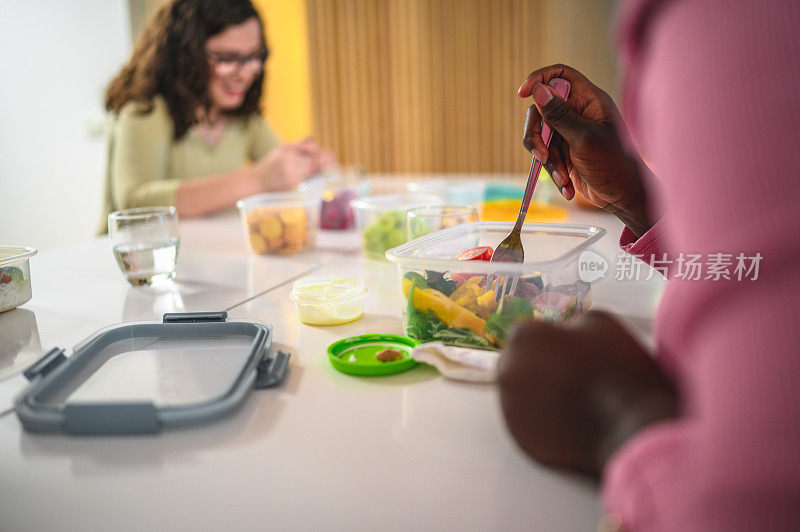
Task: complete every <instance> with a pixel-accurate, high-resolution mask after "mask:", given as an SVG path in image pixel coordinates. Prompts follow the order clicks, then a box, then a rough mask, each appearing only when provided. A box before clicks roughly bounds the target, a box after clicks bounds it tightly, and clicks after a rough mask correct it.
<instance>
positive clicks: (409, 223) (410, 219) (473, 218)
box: [406, 205, 478, 240]
mask: <svg viewBox="0 0 800 532" xmlns="http://www.w3.org/2000/svg"><path fill="white" fill-rule="evenodd" d="M477 221H478V209H477V208H476V207H475V206H474V205H431V206H427V207H415V208H413V209H409V210H408V211H407V212H406V237H407V238H408V240H414V239H415V238H419V237H421V236H423V235H427V234H428V233H433V232H434V231H439V230H440V229H447V228H448V227H455V226H456V225H461V224H463V223H467V222H477Z"/></svg>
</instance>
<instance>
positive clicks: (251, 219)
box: [236, 192, 319, 255]
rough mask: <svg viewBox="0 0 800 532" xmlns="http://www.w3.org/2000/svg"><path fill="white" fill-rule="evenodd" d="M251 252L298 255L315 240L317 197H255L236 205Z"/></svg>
mask: <svg viewBox="0 0 800 532" xmlns="http://www.w3.org/2000/svg"><path fill="white" fill-rule="evenodd" d="M236 206H237V207H238V208H239V213H240V214H241V218H242V227H243V228H244V233H245V237H246V238H247V242H248V245H249V246H250V250H251V251H252V252H253V253H255V254H257V255H264V254H268V253H281V254H289V253H297V252H298V251H303V250H306V249H308V248H310V247H313V246H314V245H315V244H316V240H317V225H318V216H319V197H317V196H315V195H313V194H304V193H300V192H281V193H274V194H257V195H255V196H249V197H247V198H244V199H242V200H239V202H237V204H236Z"/></svg>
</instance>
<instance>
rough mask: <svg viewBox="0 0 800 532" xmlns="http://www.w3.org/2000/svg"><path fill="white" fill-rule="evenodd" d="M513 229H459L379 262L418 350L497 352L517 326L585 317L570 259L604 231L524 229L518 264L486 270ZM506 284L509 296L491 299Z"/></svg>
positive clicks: (491, 225) (584, 291)
mask: <svg viewBox="0 0 800 532" xmlns="http://www.w3.org/2000/svg"><path fill="white" fill-rule="evenodd" d="M513 227H514V224H513V223H512V222H475V223H467V224H463V225H460V226H457V227H453V228H450V229H444V230H442V231H438V232H436V233H432V234H430V235H427V236H423V237H421V238H418V239H416V240H414V241H412V242H409V243H406V244H403V245H401V246H398V247H395V248H393V249H390V250H388V251H387V252H386V258H387V259H388V260H389V261H391V262H394V263H396V264H397V270H398V274H399V280H400V290H401V293H402V297H403V299H402V301H403V306H402V311H403V327H404V329H405V332H406V334H408V335H409V336H411V337H413V338H415V339H416V340H418V341H420V342H423V343H424V342H444V343H445V344H449V345H457V346H462V347H473V348H479V349H500V348H502V347H503V344H504V343H505V341H506V337H507V335H508V332H509V331H510V329H511V327H512V326H513V325H514V324H515V323H516V322H518V321H520V320H523V319H530V318H533V319H543V320H549V321H565V320H568V319H570V318H572V317H574V316H576V315H578V314H580V313H581V312H583V311H584V310H586V309H588V308H589V306H590V305H591V298H590V296H591V284H590V283H587V282H584V281H582V280H581V279H580V277H579V271H578V268H579V264H578V258H579V256H580V254H581V252H582V251H584V250H586V249H588V248H589V247H591V246H592V245H593V244H594V243H595V242H597V241H598V240H599V239H600V238H601V237H602V236H603V235H604V234H605V233H606V230H605V229H603V228H601V227H596V226H588V225H569V224H533V223H531V224H525V225H524V226H523V228H522V232H521V235H520V237H521V240H522V245H523V247H524V249H525V262H521V263H492V262H490V260H491V256H492V253H493V252H494V248H495V247H496V246H497V245H498V244H499V243H500V242H502V240H503V239H504V238H505V237H506V236H507V235H508V233H509V232H510V231H511V229H512V228H513ZM497 277H499V279H498V278H497ZM506 277H508V278H509V279H512V278H513V279H516V280H517V282H516V286H515V291H514V293H505V294H501V295H502V297H498V296H497V292H498V291H500V292H502V291H503V290H502V289H503V286H504V280H505V279H506ZM492 281H494V282H492ZM511 285H512V283H510V282H509V283H508V286H511Z"/></svg>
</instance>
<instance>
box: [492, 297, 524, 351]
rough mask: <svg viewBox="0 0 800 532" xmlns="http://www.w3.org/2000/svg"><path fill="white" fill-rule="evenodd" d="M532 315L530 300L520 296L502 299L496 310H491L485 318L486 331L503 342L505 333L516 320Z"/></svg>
mask: <svg viewBox="0 0 800 532" xmlns="http://www.w3.org/2000/svg"><path fill="white" fill-rule="evenodd" d="M531 317H533V305H531V303H530V301H528V300H527V299H524V298H521V297H514V298H511V299H509V300H507V301H504V302H503V303H502V305H501V306H500V308H499V309H497V312H493V313H492V314H491V315H490V316H489V319H488V320H486V332H488V333H491V334H493V335H495V336H496V337H497V340H498V341H499V342H500V343H501V344H503V343H505V341H506V333H507V332H508V330H509V329H510V328H511V326H512V325H514V324H515V323H516V322H518V321H520V320H523V319H525V318H531Z"/></svg>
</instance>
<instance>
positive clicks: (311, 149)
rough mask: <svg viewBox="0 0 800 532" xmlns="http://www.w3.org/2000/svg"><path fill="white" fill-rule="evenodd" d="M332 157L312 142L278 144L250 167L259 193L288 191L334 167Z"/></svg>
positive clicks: (334, 163)
mask: <svg viewBox="0 0 800 532" xmlns="http://www.w3.org/2000/svg"><path fill="white" fill-rule="evenodd" d="M336 164H337V163H336V157H335V156H334V155H333V153H331V152H330V151H328V150H324V149H322V148H320V147H319V145H318V144H317V143H316V142H314V140H312V139H305V140H301V141H299V142H294V143H291V144H281V145H280V146H278V147H277V148H275V149H274V150H272V151H270V152H269V153H268V154H267V155H265V156H264V157H262V158H261V159H260V160H258V161H256V162H255V163H254V164H253V166H252V171H253V176H254V178H255V179H256V180H257V181H258V184H259V187H260V188H261V189H262V190H263V191H265V192H266V191H276V190H290V189H293V188H295V187H296V186H297V185H299V184H300V183H302V182H303V181H305V180H306V179H308V178H309V177H311V176H313V175H315V174H318V173H320V172H323V171H326V170H328V169H331V168H333V167H335V166H336Z"/></svg>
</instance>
